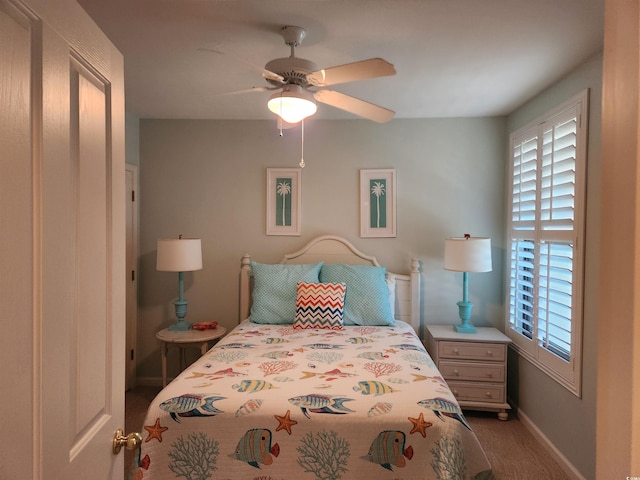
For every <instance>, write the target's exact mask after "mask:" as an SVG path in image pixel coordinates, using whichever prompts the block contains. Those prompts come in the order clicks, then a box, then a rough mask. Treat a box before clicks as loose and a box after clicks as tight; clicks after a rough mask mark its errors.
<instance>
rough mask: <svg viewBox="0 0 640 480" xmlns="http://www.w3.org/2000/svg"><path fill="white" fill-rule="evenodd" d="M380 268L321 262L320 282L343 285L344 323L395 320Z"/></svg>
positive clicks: (384, 270) (373, 322)
mask: <svg viewBox="0 0 640 480" xmlns="http://www.w3.org/2000/svg"><path fill="white" fill-rule="evenodd" d="M386 273H387V271H386V269H385V268H384V267H373V266H368V265H345V264H341V263H335V264H326V265H323V266H322V268H321V270H320V281H321V282H323V283H340V282H344V283H346V285H347V292H346V294H345V297H344V324H345V325H366V326H372V325H384V326H393V325H395V320H394V318H393V312H392V311H391V305H390V302H389V287H388V286H387V282H386V279H385V274H386Z"/></svg>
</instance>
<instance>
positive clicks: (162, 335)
mask: <svg viewBox="0 0 640 480" xmlns="http://www.w3.org/2000/svg"><path fill="white" fill-rule="evenodd" d="M225 333H227V329H226V328H224V327H221V326H219V325H218V326H217V327H216V328H211V329H208V330H193V329H191V330H186V331H183V332H177V331H171V330H169V329H168V328H165V329H164V330H160V331H159V332H158V333H156V338H157V339H158V340H160V341H161V342H162V347H161V349H160V352H161V353H162V386H163V387H166V386H167V351H168V349H169V345H171V346H173V347H177V348H178V350H179V351H180V369H184V368H185V367H186V365H185V364H184V363H185V362H184V349H185V348H193V347H200V354H201V355H204V354H205V353H207V350H209V348H211V347H213V345H215V344H216V343H218V341H219V340H220V339H221V338H222V337H223V336H224V334H225ZM209 342H211V347H210V346H209Z"/></svg>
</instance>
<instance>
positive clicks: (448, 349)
mask: <svg viewBox="0 0 640 480" xmlns="http://www.w3.org/2000/svg"><path fill="white" fill-rule="evenodd" d="M476 329H477V333H458V332H456V331H455V330H454V329H453V325H428V326H427V350H428V351H429V355H431V357H432V358H433V361H434V362H435V363H436V365H437V366H438V370H440V373H442V376H443V377H444V379H445V380H446V381H447V384H448V385H449V387H450V388H451V391H452V392H453V394H454V395H455V397H456V399H457V400H458V403H459V404H460V406H461V407H462V408H463V409H467V410H486V411H490V412H492V411H495V412H498V418H499V419H500V420H507V419H508V418H509V415H508V414H507V412H506V411H507V410H508V409H510V408H511V407H510V406H509V404H508V403H507V346H508V345H509V343H511V340H510V339H509V337H507V336H506V335H504V334H502V333H501V332H500V331H499V330H497V329H495V328H493V327H476Z"/></svg>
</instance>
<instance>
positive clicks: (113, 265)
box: [0, 0, 125, 480]
mask: <svg viewBox="0 0 640 480" xmlns="http://www.w3.org/2000/svg"><path fill="white" fill-rule="evenodd" d="M123 98H124V92H123V61H122V57H121V55H120V54H119V53H118V52H117V51H116V50H115V48H114V47H113V46H112V45H111V43H110V42H109V41H108V40H107V39H106V37H105V36H104V35H103V34H102V33H101V32H100V31H99V30H98V29H97V27H96V26H95V25H94V24H93V22H92V21H91V20H90V19H89V17H88V16H87V15H86V14H85V12H84V11H83V10H82V9H81V8H80V7H79V6H78V5H77V4H76V3H75V1H73V0H56V1H55V2H51V1H50V0H25V1H20V0H0V231H1V232H2V235H0V305H2V307H3V308H2V310H3V311H4V312H5V314H6V315H5V320H3V323H2V326H3V330H4V334H3V335H0V338H1V340H0V341H1V342H2V343H1V344H0V352H1V353H0V355H2V357H0V361H1V362H2V364H3V365H5V367H8V368H3V373H2V384H3V395H2V396H1V397H2V400H0V410H1V411H2V417H0V418H1V424H0V428H1V429H2V431H3V435H0V451H2V452H3V453H2V460H0V478H1V479H5V478H7V479H9V478H33V479H72V478H83V479H84V478H91V479H105V480H106V479H118V480H120V479H122V477H123V457H124V455H122V454H121V455H119V456H115V455H113V453H112V441H113V436H114V432H115V430H116V429H117V428H122V427H123V426H124V373H125V365H124V339H125V284H124V281H123V279H124V276H125V212H124V100H123ZM7 320H9V321H8V322H7ZM17 399H20V401H19V403H20V405H19V406H18V405H17V403H16V400H17Z"/></svg>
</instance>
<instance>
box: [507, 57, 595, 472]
mask: <svg viewBox="0 0 640 480" xmlns="http://www.w3.org/2000/svg"><path fill="white" fill-rule="evenodd" d="M585 88H589V90H590V98H589V144H588V160H587V161H588V167H587V177H588V178H587V219H586V228H587V231H586V265H585V284H584V285H585V301H584V326H583V353H582V357H583V364H582V372H583V374H582V398H577V397H576V396H575V395H573V394H572V393H570V392H569V391H568V390H566V389H565V388H564V387H562V386H560V385H559V384H558V383H556V382H555V381H554V380H552V379H551V378H550V377H548V376H547V375H546V374H544V373H542V372H541V371H540V370H538V369H537V368H536V367H534V366H533V365H532V364H530V363H529V362H527V361H526V360H524V359H522V358H518V356H517V355H513V354H512V355H510V358H509V362H510V365H509V370H510V375H509V382H510V388H509V392H510V397H511V400H513V401H515V402H517V406H518V408H519V409H520V410H521V411H522V412H524V413H525V414H526V415H527V416H528V417H529V418H530V419H531V420H532V421H533V423H535V425H536V426H537V427H538V428H539V429H540V430H541V431H542V433H543V434H544V435H545V436H547V437H548V438H549V440H551V442H552V443H553V444H554V445H555V446H556V447H557V448H558V449H559V451H560V452H562V454H563V455H564V456H565V457H567V459H568V460H569V461H570V462H571V463H572V464H573V465H574V466H575V467H576V468H577V469H578V470H579V471H580V473H581V474H582V475H583V476H584V477H585V478H586V479H593V478H595V438H596V431H595V426H596V364H597V324H598V303H597V301H598V284H599V262H600V258H599V251H600V248H599V243H600V238H599V236H600V215H601V212H600V204H601V201H600V178H601V156H600V129H601V127H600V125H601V120H600V119H601V115H602V108H601V99H602V56H601V55H598V56H597V57H594V58H592V59H591V60H590V61H588V62H586V63H585V64H583V65H582V66H581V67H580V68H578V69H577V70H575V71H574V72H573V73H572V74H570V75H568V76H567V77H566V78H564V79H563V80H562V81H560V82H558V83H557V84H555V85H554V86H553V87H551V88H549V89H548V90H546V91H545V92H543V93H541V94H540V95H538V96H537V97H536V98H535V99H533V100H532V101H530V102H529V103H527V104H526V105H524V106H522V107H521V108H519V109H518V110H517V111H516V112H514V113H513V114H512V115H510V116H509V117H508V119H507V128H508V131H509V132H511V131H514V130H517V129H518V128H519V127H522V126H523V125H525V124H527V123H528V122H530V121H533V120H535V119H537V118H538V117H540V116H541V115H543V114H544V113H545V112H546V111H548V110H550V109H552V108H553V107H555V106H557V105H559V104H561V103H563V102H564V101H566V100H568V99H569V98H571V97H572V96H574V95H576V94H577V93H579V92H580V91H582V90H584V89H585Z"/></svg>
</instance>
